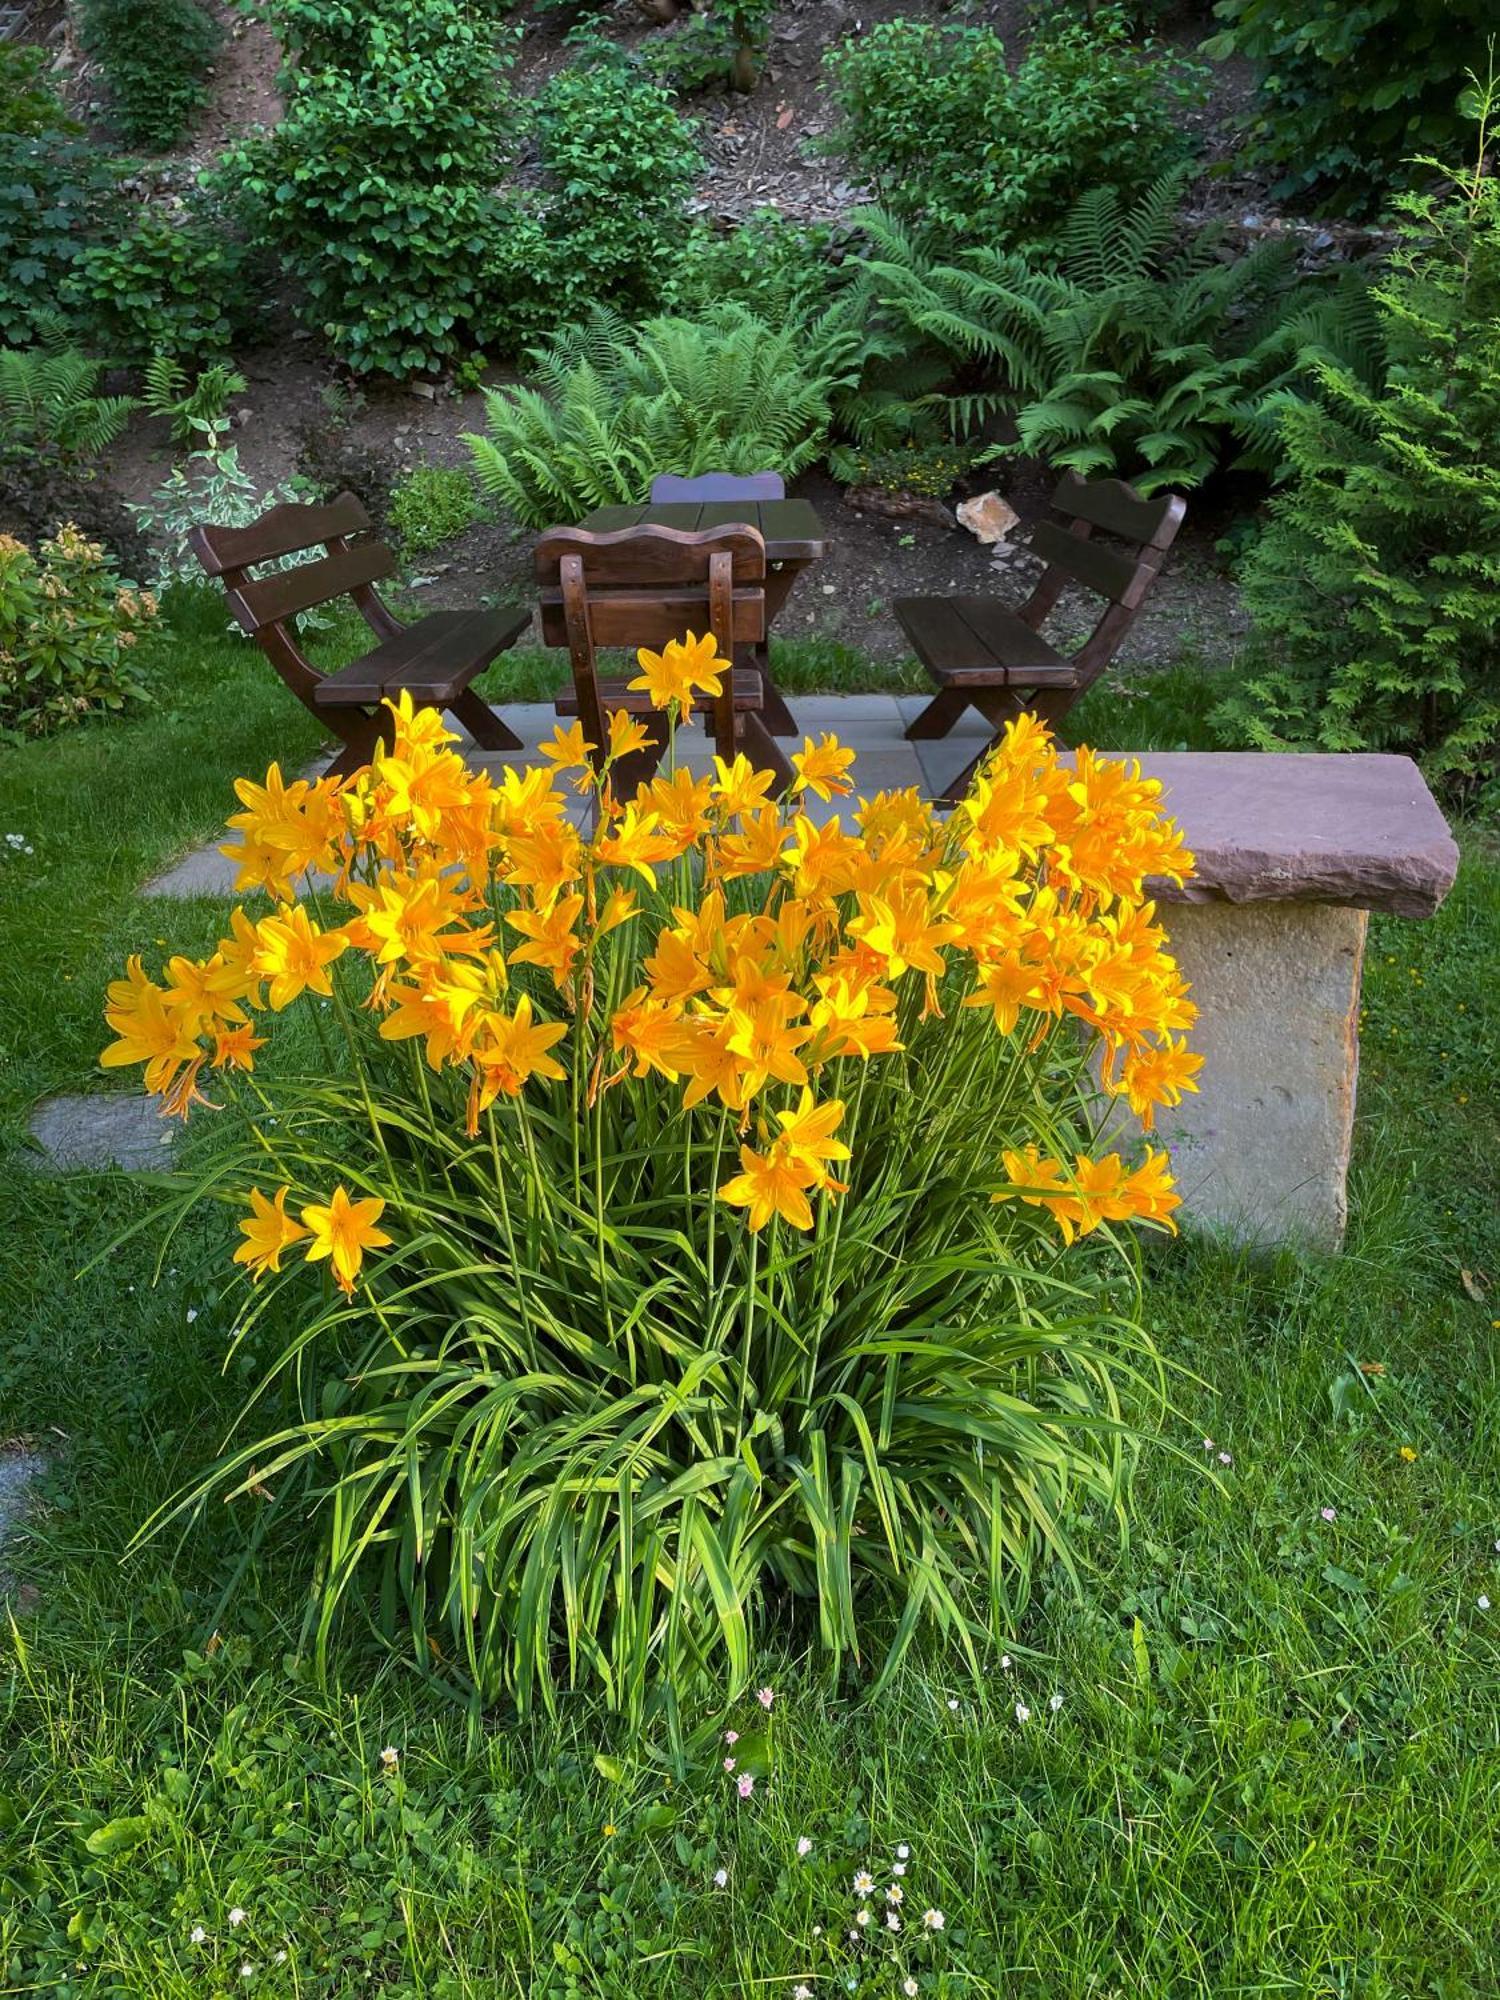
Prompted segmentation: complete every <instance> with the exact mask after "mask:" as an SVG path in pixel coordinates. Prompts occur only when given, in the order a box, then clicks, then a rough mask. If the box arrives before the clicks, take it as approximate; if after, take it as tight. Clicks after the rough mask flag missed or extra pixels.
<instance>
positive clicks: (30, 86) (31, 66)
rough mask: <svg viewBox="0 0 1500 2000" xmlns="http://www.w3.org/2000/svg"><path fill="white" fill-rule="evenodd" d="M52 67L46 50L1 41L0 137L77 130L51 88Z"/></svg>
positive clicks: (19, 43) (33, 136) (27, 136)
mask: <svg viewBox="0 0 1500 2000" xmlns="http://www.w3.org/2000/svg"><path fill="white" fill-rule="evenodd" d="M50 67H51V63H50V58H49V56H48V54H47V51H46V50H45V49H39V48H33V47H31V46H30V45H29V44H28V43H25V42H0V137H16V136H19V137H22V138H35V137H36V136H37V135H38V134H39V133H42V132H76V131H77V130H78V127H77V125H76V124H75V123H74V121H73V120H72V119H71V118H70V117H69V116H68V114H67V112H66V111H65V110H64V109H63V103H62V99H61V98H60V97H59V96H58V94H57V92H56V91H55V90H54V89H53V87H52V82H51V77H50V74H49V71H50Z"/></svg>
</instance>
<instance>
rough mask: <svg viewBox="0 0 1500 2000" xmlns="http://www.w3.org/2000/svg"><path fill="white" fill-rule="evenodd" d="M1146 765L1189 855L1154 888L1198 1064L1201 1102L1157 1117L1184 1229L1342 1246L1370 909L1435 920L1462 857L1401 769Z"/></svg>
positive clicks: (1273, 759) (1204, 756) (1415, 781)
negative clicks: (1182, 880) (1182, 980)
mask: <svg viewBox="0 0 1500 2000" xmlns="http://www.w3.org/2000/svg"><path fill="white" fill-rule="evenodd" d="M1140 763H1141V768H1142V770H1143V771H1144V772H1145V773H1146V775H1147V776H1148V777H1155V778H1160V779H1161V781H1162V784H1163V787H1164V793H1165V797H1164V803H1165V806H1166V809H1167V811H1169V812H1170V813H1171V814H1172V815H1173V817H1174V818H1176V819H1177V820H1178V822H1179V823H1180V825H1181V827H1182V830H1183V832H1184V834H1185V835H1186V837H1187V841H1188V845H1189V846H1190V847H1191V848H1192V850H1193V853H1194V855H1195V857H1196V860H1197V873H1196V874H1195V876H1194V877H1193V879H1192V880H1191V881H1190V882H1189V883H1188V884H1187V885H1186V887H1185V888H1184V889H1177V888H1175V887H1173V886H1172V885H1171V884H1167V883H1162V884H1158V885H1155V887H1156V890H1157V896H1158V901H1159V903H1160V905H1161V910H1160V916H1161V921H1162V923H1163V925H1164V927H1165V929H1166V931H1167V934H1168V937H1169V938H1170V940H1171V944H1172V949H1173V951H1174V952H1175V953H1176V955H1177V958H1178V961H1179V963H1180V964H1181V966H1182V969H1183V972H1184V974H1185V975H1186V977H1187V978H1188V979H1189V980H1190V981H1191V984H1192V989H1193V994H1192V997H1193V999H1194V1001H1195V1002H1196V1003H1197V1006H1198V1009H1199V1020H1198V1025H1197V1028H1196V1029H1195V1030H1194V1033H1193V1035H1192V1037H1191V1040H1192V1044H1193V1046H1194V1047H1195V1048H1196V1049H1197V1050H1198V1051H1199V1052H1200V1053H1201V1054H1202V1056H1203V1069H1202V1072H1201V1073H1200V1076H1199V1079H1198V1081H1199V1085H1200V1089H1199V1092H1198V1094H1197V1095H1196V1096H1188V1097H1186V1098H1185V1099H1184V1101H1183V1104H1182V1105H1181V1107H1180V1108H1179V1109H1178V1110H1176V1111H1163V1112H1161V1113H1159V1114H1158V1119H1157V1131H1158V1134H1159V1135H1160V1138H1161V1139H1163V1140H1164V1141H1165V1142H1166V1144H1167V1146H1168V1147H1169V1149H1170V1151H1171V1153H1172V1160H1173V1167H1174V1170H1175V1172H1176V1175H1177V1180H1178V1187H1179V1191H1180V1192H1181V1194H1182V1197H1183V1209H1182V1217H1183V1220H1184V1222H1185V1223H1186V1224H1187V1225H1188V1226H1191V1225H1192V1224H1193V1223H1195V1222H1196V1223H1198V1224H1200V1225H1202V1226H1204V1227H1207V1228H1210V1229H1212V1230H1214V1231H1216V1232H1220V1233H1225V1234H1228V1235H1230V1236H1232V1237H1234V1238H1235V1239H1236V1240H1238V1241H1240V1242H1244V1243H1250V1244H1254V1245H1258V1246H1263V1245H1268V1244H1271V1243H1277V1242H1291V1243H1300V1244H1302V1245H1304V1246H1306V1247H1312V1248H1318V1249H1323V1250H1336V1249H1337V1248H1338V1247H1339V1245H1340V1243H1341V1241H1342V1239H1343V1234H1344V1225H1345V1221H1346V1218H1347V1197H1346V1192H1345V1190H1346V1182H1347V1176H1348V1171H1349V1149H1350V1143H1351V1140H1352V1137H1353V1130H1354V1108H1355V1090H1356V1086H1357V1083H1358V1078H1359V991H1360V972H1361V968H1362V965H1363V960H1364V945H1365V930H1366V927H1367V924H1368V922H1369V918H1368V915H1367V913H1368V912H1369V911H1371V910H1383V911H1388V912H1390V913H1392V914H1395V915H1399V916H1405V917H1426V916H1430V915H1431V914H1432V912H1433V911H1434V910H1435V909H1437V907H1438V905H1439V904H1440V903H1441V902H1442V900H1443V898H1444V896H1446V895H1447V893H1448V890H1449V889H1450V888H1451V887H1452V884H1453V878H1454V876H1455V874H1456V873H1457V869H1458V850H1457V848H1456V847H1455V845H1454V843H1453V838H1452V836H1451V834H1450V833H1449V831H1448V827H1447V823H1446V822H1445V820H1444V819H1443V816H1442V814H1441V812H1440V811H1439V810H1438V807H1437V805H1436V803H1435V801H1434V800H1433V798H1432V796H1431V794H1430V793H1429V791H1428V790H1427V787H1426V785H1425V784H1424V783H1423V781H1422V777H1421V774H1420V773H1419V772H1418V770H1417V768H1416V766H1415V765H1414V764H1413V763H1412V762H1411V761H1410V759H1409V758H1406V757H1387V756H1346V757H1340V756H1262V755H1257V754H1254V753H1246V754H1240V753H1228V754H1215V753H1212V752H1188V751H1182V752H1171V753H1162V754H1159V755H1153V754H1147V755H1143V756H1142V757H1141V759H1140ZM1120 1115H1121V1114H1119V1113H1117V1114H1116V1119H1118V1118H1119V1116H1120ZM1123 1115H1124V1117H1125V1119H1126V1120H1127V1121H1128V1118H1129V1114H1128V1113H1125V1114H1123ZM1111 1122H1112V1124H1113V1123H1114V1122H1115V1120H1112V1121H1111Z"/></svg>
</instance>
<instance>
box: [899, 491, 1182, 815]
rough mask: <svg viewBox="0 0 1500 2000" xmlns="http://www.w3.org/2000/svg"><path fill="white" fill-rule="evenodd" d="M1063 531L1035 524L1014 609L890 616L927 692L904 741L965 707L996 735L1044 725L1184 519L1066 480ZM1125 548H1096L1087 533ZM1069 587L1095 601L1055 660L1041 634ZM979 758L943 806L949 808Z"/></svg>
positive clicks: (1121, 631)
mask: <svg viewBox="0 0 1500 2000" xmlns="http://www.w3.org/2000/svg"><path fill="white" fill-rule="evenodd" d="M1053 505H1054V506H1055V507H1056V508H1057V509H1058V510H1059V512H1061V513H1063V514H1064V515H1066V516H1067V521H1066V525H1063V524H1062V523H1060V522H1057V521H1042V522H1041V523H1039V524H1038V526H1037V528H1036V530H1035V531H1034V533H1033V535H1032V538H1031V547H1032V551H1033V553H1034V554H1036V555H1039V556H1040V557H1041V558H1042V560H1043V561H1044V563H1045V564H1046V568H1045V569H1044V570H1043V572H1042V575H1041V577H1040V578H1039V579H1038V581H1037V584H1036V587H1035V589H1034V590H1033V591H1032V592H1031V595H1030V596H1029V597H1028V598H1027V599H1026V601H1025V603H1024V604H1020V605H1018V606H1017V607H1016V608H1015V609H1014V610H1011V609H1009V608H1008V607H1007V606H1005V605H1003V604H1000V603H998V602H997V601H996V600H995V599H993V598H985V597H904V598H898V599H897V601H896V604H895V606H894V610H895V613H896V619H897V622H898V623H899V624H900V626H901V629H902V631H903V632H904V633H905V634H906V636H907V639H908V640H909V641H910V643H911V647H912V650H913V652H914V653H915V654H916V655H917V658H918V659H919V660H920V661H921V662H922V664H923V666H924V667H926V669H927V671H928V673H929V674H930V675H931V676H932V678H933V680H934V681H935V682H936V683H937V688H938V692H937V694H936V695H935V696H934V697H933V699H932V700H931V701H930V702H928V704H927V706H926V707H925V708H924V709H923V710H922V711H921V713H920V714H919V715H918V716H916V718H915V719H914V720H913V721H912V722H911V723H910V724H909V725H908V727H907V731H906V734H907V736H908V737H909V738H911V739H912V740H913V741H918V742H919V741H923V740H930V739H931V738H933V737H937V736H946V735H947V733H948V731H949V730H950V729H951V728H952V727H953V725H954V723H955V722H957V721H958V719H959V717H960V716H961V715H962V714H963V712H964V710H965V709H966V708H968V707H974V708H977V709H978V710H979V712H980V714H981V715H983V716H984V717H985V719H986V720H987V721H988V722H990V723H991V724H992V725H993V727H994V728H995V730H996V732H997V733H998V731H999V730H1000V729H1002V728H1003V727H1004V725H1005V723H1006V722H1008V721H1010V720H1011V719H1012V717H1014V716H1017V715H1020V714H1023V713H1025V712H1027V711H1028V710H1029V711H1031V712H1032V713H1035V714H1038V715H1041V716H1042V717H1043V719H1044V720H1046V721H1048V722H1052V723H1056V722H1058V721H1059V720H1061V718H1062V717H1063V716H1064V715H1065V714H1066V713H1067V711H1068V709H1069V708H1071V707H1072V705H1073V703H1074V702H1076V701H1077V700H1078V699H1079V697H1080V696H1081V695H1082V694H1083V693H1084V692H1085V690H1086V689H1087V688H1088V687H1090V686H1091V685H1092V683H1093V682H1094V681H1096V680H1097V679H1098V677H1099V675H1100V674H1102V673H1103V671H1104V669H1105V668H1106V667H1107V666H1108V665H1109V662H1110V661H1111V660H1112V659H1113V658H1114V656H1115V653H1116V652H1117V651H1118V649H1119V646H1120V642H1121V641H1122V640H1123V638H1124V637H1125V634H1126V633H1127V632H1128V631H1129V630H1130V627H1131V625H1132V624H1133V623H1134V621H1135V617H1136V614H1137V612H1138V611H1139V610H1140V607H1141V605H1142V603H1143V602H1144V601H1145V598H1146V595H1147V593H1148V591H1149V590H1150V589H1151V586H1152V584H1153V583H1154V582H1155V581H1156V578H1157V576H1158V574H1159V573H1160V570H1161V565H1162V562H1163V560H1164V558H1165V556H1166V552H1167V550H1168V549H1169V548H1170V547H1171V545H1172V542H1173V540H1174V539H1175V537H1176V534H1177V531H1178V529H1179V528H1180V527H1181V525H1182V521H1183V516H1184V515H1185V513H1186V511H1187V508H1186V503H1185V502H1184V501H1183V500H1182V499H1180V498H1179V497H1178V496H1177V495H1176V494H1166V495H1163V496H1161V497H1159V498H1157V499H1154V500H1147V499H1144V498H1143V497H1142V496H1141V495H1140V494H1139V493H1137V492H1136V491H1135V489H1134V488H1133V487H1130V486H1127V485H1126V484H1125V483H1124V482H1123V481H1122V480H1118V479H1103V480H1089V481H1084V480H1081V479H1079V478H1078V477H1077V475H1076V474H1073V473H1069V474H1068V476H1067V477H1066V478H1065V479H1064V480H1063V481H1062V482H1061V484H1060V485H1059V486H1058V488H1057V490H1056V492H1055V493H1054V495H1053ZM1096 528H1097V529H1100V530H1102V531H1103V532H1104V533H1106V534H1108V535H1110V536H1112V537H1117V538H1119V540H1121V541H1124V542H1126V543H1128V544H1130V547H1129V549H1128V551H1127V550H1124V549H1122V548H1120V547H1118V546H1114V545H1112V544H1111V543H1109V542H1101V541H1096V540H1095V539H1094V530H1095V529H1096ZM1070 583H1075V584H1081V585H1083V586H1084V587H1085V588H1086V589H1088V590H1091V591H1093V592H1094V593H1095V595H1096V596H1099V597H1102V598H1103V599H1104V600H1105V605H1104V611H1103V613H1102V614H1101V616H1100V617H1099V619H1098V621H1097V622H1096V624H1095V625H1094V628H1093V630H1092V631H1091V632H1090V633H1089V635H1088V637H1087V638H1086V639H1085V640H1084V642H1083V644H1082V645H1081V646H1080V647H1079V648H1078V650H1077V651H1076V652H1075V653H1074V654H1073V655H1072V657H1071V658H1070V659H1069V658H1065V657H1064V656H1063V655H1062V654H1061V653H1059V652H1058V651H1057V649H1056V648H1055V647H1054V646H1053V645H1052V644H1051V643H1050V642H1049V641H1048V640H1046V639H1045V638H1043V637H1042V633H1041V628H1042V625H1043V624H1044V623H1045V621H1046V619H1047V617H1048V615H1049V614H1050V613H1051V612H1052V610H1053V609H1054V608H1055V606H1056V604H1057V601H1058V599H1059V598H1060V597H1061V595H1062V593H1063V591H1064V589H1065V588H1066V587H1067V586H1068V585H1069V584H1070ZM990 747H993V746H992V745H991V746H987V747H986V749H985V751H984V752H982V753H981V755H980V756H979V757H977V758H975V760H974V761H973V763H971V764H970V765H969V766H968V767H967V769H965V770H964V771H961V772H960V773H959V775H958V776H957V777H956V778H955V779H954V780H953V782H952V784H951V785H950V786H949V787H948V791H947V794H946V796H947V797H949V798H950V799H958V798H961V797H962V796H963V794H964V792H965V790H966V789H967V788H968V785H969V783H970V781H971V779H972V778H973V775H974V773H975V771H976V770H977V769H978V767H979V765H980V764H981V763H982V762H983V761H984V757H985V756H987V755H988V754H989V748H990Z"/></svg>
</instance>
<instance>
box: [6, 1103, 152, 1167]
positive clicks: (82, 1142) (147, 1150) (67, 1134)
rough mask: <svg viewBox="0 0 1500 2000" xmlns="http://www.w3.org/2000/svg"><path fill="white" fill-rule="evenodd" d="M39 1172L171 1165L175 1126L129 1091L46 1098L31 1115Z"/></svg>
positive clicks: (150, 1105)
mask: <svg viewBox="0 0 1500 2000" xmlns="http://www.w3.org/2000/svg"><path fill="white" fill-rule="evenodd" d="M30 1130H31V1136H32V1138H33V1139H35V1140H36V1142H37V1144H38V1145H39V1146H40V1147H41V1149H42V1154H43V1161H42V1162H39V1163H38V1164H39V1167H40V1170H41V1171H42V1172H47V1173H55V1174H67V1173H77V1172H80V1171H85V1172H87V1171H92V1172H95V1173H102V1172H106V1171H108V1169H110V1168H111V1167H117V1168H119V1169H120V1171H121V1172H123V1173H127V1174H129V1173H147V1172H150V1171H152V1170H153V1169H155V1168H158V1167H163V1166H166V1165H168V1164H169V1162H170V1160H171V1155H172V1145H173V1141H174V1139H175V1138H176V1131H175V1128H174V1127H173V1125H172V1123H171V1122H170V1120H167V1119H164V1118H163V1117H162V1115H161V1110H160V1107H159V1106H158V1105H157V1104H155V1103H154V1102H153V1101H152V1100H151V1099H150V1098H147V1097H140V1096H137V1095H135V1094H134V1093H133V1092H131V1093H128V1094H127V1093H126V1092H123V1091H114V1092H110V1093H108V1094H103V1093H100V1094H96V1095H93V1096H84V1095H82V1094H77V1095H68V1096H63V1097H49V1098H45V1099H44V1100H43V1101H42V1103H40V1104H39V1105H38V1106H37V1107H36V1109H35V1110H34V1111H33V1112H32V1114H31V1121H30Z"/></svg>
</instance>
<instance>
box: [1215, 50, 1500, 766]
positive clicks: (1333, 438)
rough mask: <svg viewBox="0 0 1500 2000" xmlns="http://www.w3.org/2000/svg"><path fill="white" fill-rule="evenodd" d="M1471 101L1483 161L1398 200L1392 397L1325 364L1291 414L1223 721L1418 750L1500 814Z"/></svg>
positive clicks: (1488, 227) (1388, 365)
mask: <svg viewBox="0 0 1500 2000" xmlns="http://www.w3.org/2000/svg"><path fill="white" fill-rule="evenodd" d="M1471 103H1472V105H1473V108H1474V110H1475V112H1476V115H1477V117H1478V132H1479V143H1478V146H1477V148H1476V157H1475V159H1474V162H1473V164H1472V165H1471V166H1470V167H1468V168H1467V169H1464V170H1461V171H1458V172H1456V173H1454V174H1453V176H1452V179H1451V183H1450V185H1449V187H1448V188H1447V189H1446V190H1445V191H1443V192H1442V193H1440V194H1421V195H1408V196H1405V197H1404V198H1403V199H1402V200H1401V202H1400V203H1399V208H1400V212H1401V215H1402V217H1403V220H1402V224H1401V242H1400V247H1399V249H1398V250H1397V252H1396V254H1395V256H1394V257H1393V258H1392V260H1391V267H1390V271H1389V273H1388V275H1387V276H1386V277H1385V279H1384V280H1383V282H1382V283H1381V284H1379V285H1378V286H1377V287H1376V288H1375V291H1374V295H1373V296H1374V300H1375V304H1376V309H1377V312H1378V315H1379V327H1380V342H1381V347H1382V350H1383V355H1384V363H1385V367H1384V382H1383V384H1382V386H1380V387H1378V388H1371V387H1369V386H1367V385H1366V384H1365V383H1363V382H1361V381H1360V380H1359V379H1358V378H1357V377H1356V376H1354V375H1353V374H1351V373H1350V372H1349V371H1348V370H1347V369H1341V368H1337V367H1334V366H1332V365H1325V366H1322V367H1320V368H1319V370H1318V390H1319V394H1318V396H1317V398H1316V400H1313V401H1310V402H1307V403H1305V404H1299V405H1295V406H1293V407H1290V408H1289V409H1288V410H1287V411H1286V413H1285V415H1284V417H1283V420H1282V438H1283V443H1284V448H1285V452H1286V457H1287V459H1288V461H1289V464H1290V472H1291V476H1290V480H1289V483H1288V485H1287V487H1286V490H1285V491H1284V492H1283V493H1282V494H1280V495H1279V496H1278V497H1277V498H1276V499H1275V500H1274V501H1273V503H1272V512H1271V521H1270V525H1269V526H1268V527H1267V529H1266V531H1265V532H1264V534H1263V535H1262V536H1261V538H1260V539H1259V541H1258V542H1257V543H1256V545H1255V547H1254V549H1253V550H1252V552H1251V554H1250V556H1249V559H1248V560H1247V562H1246V564H1245V567H1244V575H1243V583H1244V592H1245V599H1246V602H1247V604H1248V605H1249V607H1250V610H1251V612H1252V614H1253V615H1254V618H1255V623H1256V630H1257V635H1258V645H1259V652H1260V664H1259V667H1258V670H1254V671H1252V674H1251V676H1250V678H1249V679H1248V680H1247V682H1246V684H1245V685H1244V687H1243V688H1242V689H1241V690H1240V691H1239V693H1238V694H1237V695H1236V696H1235V697H1234V698H1233V699H1232V700H1230V701H1228V702H1226V703H1225V704H1224V706H1223V708H1222V709H1221V711H1220V719H1221V721H1222V722H1223V723H1224V724H1225V726H1226V727H1227V728H1230V729H1232V730H1234V731H1235V732H1236V733H1240V732H1245V731H1248V733H1249V735H1250V737H1251V740H1252V741H1254V742H1255V743H1257V744H1259V745H1260V746H1261V747H1263V748H1267V749H1279V748H1284V747H1286V746H1288V745H1293V746H1297V747H1307V748H1317V749H1322V750H1413V751H1416V752H1417V753H1418V754H1419V755H1420V756H1421V757H1422V759H1423V762H1424V765H1425V767H1426V769H1427V770H1428V772H1429V773H1430V774H1431V775H1432V776H1433V777H1434V778H1436V779H1439V780H1442V781H1443V782H1445V783H1446V784H1448V785H1450V786H1455V787H1459V788H1461V789H1464V790H1467V791H1469V792H1484V793H1487V794H1488V796H1489V799H1490V800H1491V801H1500V454H1497V450H1496V440H1497V438H1500V178H1497V177H1496V175H1495V173H1494V171H1493V169H1492V167H1491V165H1490V163H1489V161H1488V159H1487V152H1486V149H1487V144H1488V142H1489V139H1490V135H1491V131H1492V121H1493V115H1494V111H1495V107H1496V91H1495V87H1494V85H1493V83H1492V84H1491V85H1490V86H1489V87H1488V88H1487V89H1486V90H1485V91H1483V92H1480V93H1476V94H1475V95H1474V97H1473V98H1472V99H1471ZM1425 164H1435V163H1433V162H1428V163H1425Z"/></svg>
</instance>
